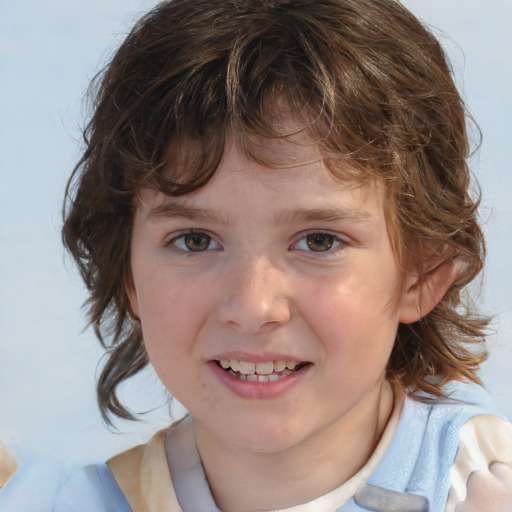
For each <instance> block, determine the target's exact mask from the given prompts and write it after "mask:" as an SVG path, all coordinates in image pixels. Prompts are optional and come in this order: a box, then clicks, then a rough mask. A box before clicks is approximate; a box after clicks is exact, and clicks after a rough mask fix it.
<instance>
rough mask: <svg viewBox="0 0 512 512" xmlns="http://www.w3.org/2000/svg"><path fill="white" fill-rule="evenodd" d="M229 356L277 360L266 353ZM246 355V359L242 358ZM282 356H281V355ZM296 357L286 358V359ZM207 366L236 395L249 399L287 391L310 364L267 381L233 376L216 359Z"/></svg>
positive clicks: (256, 360) (268, 396)
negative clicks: (268, 357)
mask: <svg viewBox="0 0 512 512" xmlns="http://www.w3.org/2000/svg"><path fill="white" fill-rule="evenodd" d="M223 357H224V358H226V359H227V358H228V356H227V355H223ZM229 357H230V358H231V359H238V358H240V359H242V360H245V361H247V360H249V361H254V362H264V361H272V360H279V358H277V359H273V358H270V359H266V357H267V355H264V356H262V357H263V358H261V357H260V358H255V357H249V356H248V355H246V356H242V355H240V354H239V355H238V357H235V356H234V355H232V354H230V355H229ZM244 357H246V358H247V359H244ZM281 357H282V356H281ZM290 360H293V361H295V360H296V359H293V358H292V359H288V361H290ZM207 366H208V368H209V369H210V371H211V372H212V373H213V375H214V376H215V377H216V378H217V379H218V380H219V381H220V382H221V384H223V385H224V386H226V387H227V388H228V389H229V390H230V391H232V392H233V393H235V394H236V395H238V396H239V397H242V398H249V399H266V398H267V399H268V398H275V397H278V396H279V395H282V394H284V393H286V392H287V391H289V390H290V389H291V388H293V387H294V386H296V385H298V384H299V383H300V381H302V380H303V379H304V378H305V377H306V375H307V374H308V372H309V370H310V368H311V366H312V364H310V363H308V364H305V365H304V366H303V367H302V368H300V369H299V370H297V371H295V372H293V373H292V374H290V375H288V376H287V377H283V378H282V379H278V380H274V381H268V382H252V381H247V380H241V379H238V378H237V377H234V376H233V375H231V374H230V373H229V372H227V371H226V370H223V369H222V368H221V367H220V366H219V365H218V364H217V360H210V361H208V362H207Z"/></svg>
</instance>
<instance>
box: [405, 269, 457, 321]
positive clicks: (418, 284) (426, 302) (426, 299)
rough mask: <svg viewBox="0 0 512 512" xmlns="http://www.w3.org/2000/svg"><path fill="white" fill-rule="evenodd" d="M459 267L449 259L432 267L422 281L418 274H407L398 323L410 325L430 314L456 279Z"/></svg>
mask: <svg viewBox="0 0 512 512" xmlns="http://www.w3.org/2000/svg"><path fill="white" fill-rule="evenodd" d="M460 265H461V263H460V262H459V261H457V260H453V259H450V260H445V261H443V262H442V263H439V264H437V265H434V267H433V268H431V269H430V270H429V271H427V272H426V274H425V275H424V276H423V279H421V278H420V276H419V275H418V274H409V275H408V276H407V277H406V278H405V283H404V291H403V293H402V297H401V299H400V303H399V308H398V309H399V315H398V319H399V321H400V323H403V324H412V323H413V322H417V321H418V320H420V319H421V318H422V317H424V316H425V315H426V314H428V313H430V312H431V311H432V310H433V309H434V308H435V307H436V305H437V304H438V303H439V301H440V300H441V299H442V298H443V297H444V295H445V293H446V292H447V291H448V288H449V287H450V285H451V284H452V283H453V282H454V281H455V279H457V276H458V274H459V271H460Z"/></svg>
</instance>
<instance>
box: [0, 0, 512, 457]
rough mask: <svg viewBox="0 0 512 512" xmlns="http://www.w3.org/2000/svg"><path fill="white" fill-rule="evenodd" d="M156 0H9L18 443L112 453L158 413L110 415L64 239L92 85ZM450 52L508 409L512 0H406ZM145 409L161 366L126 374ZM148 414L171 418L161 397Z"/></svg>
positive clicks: (5, 70) (59, 451)
mask: <svg viewBox="0 0 512 512" xmlns="http://www.w3.org/2000/svg"><path fill="white" fill-rule="evenodd" d="M153 3H155V2H152V1H150V0H145V1H142V0H101V1H95V0H60V1H57V0H47V1H30V0H0V439H3V440H4V441H7V443H8V444H10V445H12V446H13V447H14V448H15V449H16V451H17V452H18V453H23V452H25V453H27V452H29V451H30V452H33V451H37V452H43V453H47V454H53V455H55V456H57V457H59V458H62V459H64V460H65V461H71V462H90V461H96V460H103V459H105V458H106V457H108V456H109V455H111V454H113V453H115V452H117V451H119V450H120V449H122V448H123V447H126V446H129V445H132V444H134V443H136V442H140V441H142V440H144V439H145V438H146V437H147V436H148V435H149V433H150V432H152V431H153V430H154V429H155V424H154V423H149V422H148V423H143V424H138V425H136V424H134V425H132V424H120V427H121V428H122V429H123V430H128V429H129V430H130V431H131V433H130V434H127V435H113V434H111V433H110V432H108V431H107V429H106V428H105V427H104V426H103V425H102V422H101V419H100V417H99V413H98V412H97V407H96V403H95V389H94V378H95V373H96V367H97V362H98V360H99V358H100V357H101V354H102V352H101V350H100V348H99V344H98V343H97V342H96V340H95V339H94V336H93V335H92V333H91V332H90V330H86V331H84V332H81V331H82V328H83V327H84V317H83V314H82V312H81V311H80V305H81V303H82V302H83V301H84V299H85V293H84V291H83V288H82V284H81V282H80V279H79V277H78V276H77V274H76V272H75V271H74V269H73V266H72V264H71V263H70V261H69V259H66V258H64V253H63V249H62V247H61V243H60V233H59V229H60V225H61V218H60V211H61V202H62V196H63V190H64V187H65V183H66V180H67V178H68V175H69V174H70V172H71V170H72V168H73V165H74V163H75V161H76V160H77V158H78V156H79V150H78V141H79V140H80V126H81V125H82V124H83V122H84V119H85V115H84V112H85V110H84V105H83V103H82V97H83V93H84V92H85V89H86V87H87V85H88V82H89V80H90V79H91V78H92V76H93V75H94V74H95V72H96V71H98V70H99V68H100V64H101V63H102V62H105V61H106V59H107V58H108V56H109V55H110V54H111V52H112V50H113V48H114V47H115V46H116V45H117V44H118V42H119V41H120V40H121V39H122V38H123V35H124V34H126V32H127V31H128V30H129V28H130V27H131V25H132V23H133V22H134V21H135V20H136V19H137V18H138V16H139V14H141V12H142V11H144V10H146V9H147V8H148V7H150V6H151V5H152V4H153ZM404 3H406V5H408V6H410V8H411V9H412V10H413V11H414V12H416V13H417V14H419V15H420V17H422V19H424V20H425V21H427V22H431V23H432V24H433V26H434V27H437V28H436V29H434V31H435V33H436V34H437V35H438V36H439V37H440V39H441V41H442V43H443V45H444V46H445V47H446V49H447V51H448V52H449V54H450V55H451V57H452V60H453V63H454V68H455V75H456V79H457V83H458V84H459V86H460V88H461V89H462V91H463V94H464V97H465V98H466V100H467V103H468V106H469V108H470V111H471V112H472V114H473V115H474V116H475V118H476V119H477V121H478V123H479V125H480V127H481V129H482V132H483V144H482V147H481V149H480V151H479V152H478V153H477V154H476V155H475V156H474V157H473V158H472V160H471V166H472V169H473V170H474V172H475V174H476V176H477V177H478V180H479V182H480V185H481V188H482V191H483V198H484V200H483V205H482V209H481V215H482V218H483V220H484V225H485V231H486V234H487V240H488V250H489V257H488V263H487V270H486V272H485V275H484V280H483V284H484V289H485V292H484V294H483V296H482V299H481V301H482V303H483V305H484V310H485V311H486V312H488V313H493V314H497V320H496V321H495V323H494V328H495V330H496V331H497V334H494V335H492V336H491V337H490V338H489V344H490V348H491V358H490V360H489V362H488V363H487V364H486V366H485V367H484V369H483V371H482V377H483V379H484V381H485V383H486V385H487V387H488V388H489V390H490V391H491V393H492V395H493V396H494V399H495V401H496V403H497V405H498V406H499V407H500V408H501V410H502V411H503V413H505V414H506V415H507V416H508V417H509V418H512V311H511V303H512V299H511V289H512V271H511V256H512V246H511V235H512V201H511V191H512V172H511V169H510V166H511V162H512V122H511V118H512V95H511V92H510V91H512V31H511V27H512V0H407V1H405V2H404ZM124 396H127V397H128V396H129V397H130V403H131V404H133V405H134V406H135V407H136V408H137V407H138V408H139V409H148V408H153V407H157V406H158V405H160V404H162V403H164V402H165V392H164V390H163V389H162V387H161V386H160V385H159V384H158V382H157V379H156V377H155V376H154V375H153V374H152V373H151V372H145V373H144V374H143V375H141V376H140V378H137V379H136V380H135V381H134V382H133V383H131V384H128V385H127V386H125V389H124ZM150 418H151V419H152V422H156V424H157V425H158V426H163V425H165V424H166V423H167V422H168V417H167V408H166V407H165V406H163V407H160V408H157V409H156V410H155V411H153V412H152V413H151V415H150Z"/></svg>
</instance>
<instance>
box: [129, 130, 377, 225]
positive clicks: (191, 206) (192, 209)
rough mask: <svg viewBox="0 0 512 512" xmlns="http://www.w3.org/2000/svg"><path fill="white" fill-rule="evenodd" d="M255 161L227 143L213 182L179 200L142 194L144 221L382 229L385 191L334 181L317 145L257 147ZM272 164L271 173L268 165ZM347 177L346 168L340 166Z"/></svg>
mask: <svg viewBox="0 0 512 512" xmlns="http://www.w3.org/2000/svg"><path fill="white" fill-rule="evenodd" d="M257 149H258V156H259V158H260V159H261V160H263V161H264V163H260V162H256V161H255V160H254V159H252V158H250V157H249V156H248V155H247V154H246V151H244V149H242V148H240V147H239V146H238V145H237V144H235V143H234V141H232V140H231V141H229V142H228V144H227V145H226V147H225V152H224V155H223V157H222V160H221V162H220V165H219V166H218V169H217V171H216V173H215V175H214V176H213V178H212V179H211V180H210V181H209V182H208V183H207V184H206V185H205V186H203V187H202V188H200V189H199V190H196V191H194V192H191V193H189V194H184V195H182V196H178V197H170V196H166V195H165V194H163V193H162V192H157V191H155V190H154V189H149V188H146V189H143V190H142V191H141V194H140V202H139V210H140V211H141V212H142V213H143V216H144V217H147V218H152V219H159V218H160V219H162V218H166V217H175V216H179V217H189V218H194V219H196V220H197V219H199V218H200V219H202V220H205V221H218V222H221V223H224V224H226V223H230V222H231V223H232V222H234V220H235V219H236V218H237V217H240V218H242V217H243V218H244V219H245V220H246V221H247V219H250V218H253V219H259V220H262V221H263V219H267V218H268V219H271V220H273V221H275V222H277V221H279V222H282V221H285V220H287V221H292V220H302V221H307V220H308V219H309V220H311V221H313V220H329V219H330V220H332V221H334V220H336V219H338V220H342V219H344V220H351V221H354V222H365V223H374V224H375V225H376V226H380V225H381V224H383V223H385V221H384V211H383V200H384V190H383V186H382V184H380V183H378V182H375V181H374V182H371V183H370V182H368V183H365V184H361V183H360V182H356V181H355V180H354V179H343V178H339V177H336V176H335V175H334V174H333V173H332V172H331V170H329V169H328V168H327V166H326V164H325V160H324V158H323V156H322V152H321V149H320V147H319V146H318V145H314V144H311V143H305V142H304V141H299V142H297V141H296V140H295V141H293V142H291V141H287V140H282V139H274V140H271V141H268V144H266V145H263V144H260V146H259V147H258V148H257ZM265 162H266V163H265ZM270 162H271V163H272V167H270V166H268V165H267V163H270ZM339 165H340V166H341V167H344V168H345V170H346V171H347V174H348V175H350V173H351V169H350V162H349V161H348V159H345V160H344V162H339Z"/></svg>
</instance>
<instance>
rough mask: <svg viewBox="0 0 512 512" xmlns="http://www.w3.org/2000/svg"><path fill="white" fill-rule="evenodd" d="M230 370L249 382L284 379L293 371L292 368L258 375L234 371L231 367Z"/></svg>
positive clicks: (234, 374)
mask: <svg viewBox="0 0 512 512" xmlns="http://www.w3.org/2000/svg"><path fill="white" fill-rule="evenodd" d="M228 372H229V373H230V374H231V375H233V376H234V377H237V378H238V379H240V380H247V381H249V382H272V381H274V380H279V379H284V378H285V377H288V375H291V374H292V373H293V371H292V370H289V369H286V370H283V371H282V372H279V373H271V374H270V375H258V374H257V373H253V374H252V375H245V374H244V373H240V372H234V371H233V370H231V368H230V369H229V370H228Z"/></svg>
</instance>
